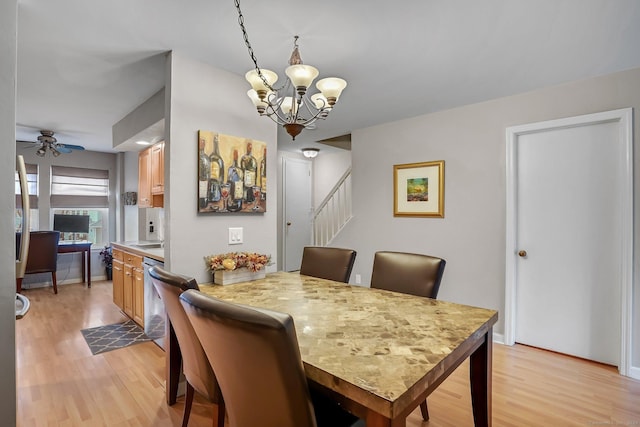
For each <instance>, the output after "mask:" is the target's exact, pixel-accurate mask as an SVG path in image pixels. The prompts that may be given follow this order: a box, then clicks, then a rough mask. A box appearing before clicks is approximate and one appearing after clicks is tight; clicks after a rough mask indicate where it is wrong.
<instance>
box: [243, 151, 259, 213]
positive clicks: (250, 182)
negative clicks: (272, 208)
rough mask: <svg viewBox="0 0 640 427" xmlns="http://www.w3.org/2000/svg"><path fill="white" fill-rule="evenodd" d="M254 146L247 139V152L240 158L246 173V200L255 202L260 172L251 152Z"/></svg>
mask: <svg viewBox="0 0 640 427" xmlns="http://www.w3.org/2000/svg"><path fill="white" fill-rule="evenodd" d="M252 148H253V144H252V143H251V141H247V152H246V154H245V155H244V156H242V159H240V167H241V168H242V173H243V174H244V200H245V201H246V202H253V198H254V197H253V187H254V186H255V185H256V176H257V172H258V163H257V162H256V158H255V157H253V154H252V153H251V150H252Z"/></svg>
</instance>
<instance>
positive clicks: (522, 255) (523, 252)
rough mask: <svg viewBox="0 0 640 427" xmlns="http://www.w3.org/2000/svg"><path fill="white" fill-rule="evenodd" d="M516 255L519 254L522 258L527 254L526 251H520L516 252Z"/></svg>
mask: <svg viewBox="0 0 640 427" xmlns="http://www.w3.org/2000/svg"><path fill="white" fill-rule="evenodd" d="M518 256H520V257H522V258H524V257H526V256H527V251H520V252H518Z"/></svg>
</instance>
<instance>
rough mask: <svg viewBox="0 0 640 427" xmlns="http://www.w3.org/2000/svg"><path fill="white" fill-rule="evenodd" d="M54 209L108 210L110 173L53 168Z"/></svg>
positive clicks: (52, 205)
mask: <svg viewBox="0 0 640 427" xmlns="http://www.w3.org/2000/svg"><path fill="white" fill-rule="evenodd" d="M51 207H52V208H108V207H109V171H108V170H102V169H86V168H74V167H68V166H51Z"/></svg>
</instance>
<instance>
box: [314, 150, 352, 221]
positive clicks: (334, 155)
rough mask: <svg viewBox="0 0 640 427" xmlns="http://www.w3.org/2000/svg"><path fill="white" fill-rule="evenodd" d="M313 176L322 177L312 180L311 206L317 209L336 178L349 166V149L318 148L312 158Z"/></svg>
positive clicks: (335, 181)
mask: <svg viewBox="0 0 640 427" xmlns="http://www.w3.org/2000/svg"><path fill="white" fill-rule="evenodd" d="M312 162H313V163H312V164H313V176H314V177H316V176H318V177H323V178H322V179H314V180H313V199H312V200H313V207H314V209H317V208H318V206H320V203H322V201H323V200H324V198H325V197H327V195H328V194H329V192H330V191H331V189H332V188H333V186H334V185H336V184H337V180H338V179H339V178H340V177H341V176H342V175H343V174H344V173H345V172H346V171H347V169H349V167H350V166H351V151H349V150H339V149H338V150H333V151H329V150H322V149H321V150H320V153H319V154H318V156H317V157H316V158H315V159H313V161H312Z"/></svg>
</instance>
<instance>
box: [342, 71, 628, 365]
mask: <svg viewBox="0 0 640 427" xmlns="http://www.w3.org/2000/svg"><path fill="white" fill-rule="evenodd" d="M623 107H634V108H635V109H636V118H635V119H634V125H635V128H634V136H635V140H636V141H638V140H639V139H638V137H639V135H640V124H639V122H638V118H637V117H638V111H639V109H640V69H634V70H629V71H626V72H621V73H616V74H612V75H607V76H603V77H599V78H593V79H588V80H584V81H578V82H573V83H569V84H565V85H561V86H557V87H551V88H546V89H542V90H537V91H534V92H530V93H525V94H521V95H517V96H511V97H506V98H501V99H496V100H492V101H489V102H484V103H480V104H474V105H468V106H465V107H461V108H456V109H452V110H448V111H443V112H439V113H434V114H428V115H423V116H420V117H416V118H411V119H406V120H402V121H398V122H394V123H388V124H384V125H380V126H375V127H371V128H367V129H362V130H358V131H354V132H353V133H352V149H353V153H352V159H353V164H352V174H353V175H352V179H353V209H354V219H353V220H352V221H351V222H350V223H349V224H348V225H347V227H346V229H345V230H344V232H343V233H342V234H341V235H339V236H338V238H337V239H336V240H335V241H334V245H335V246H343V247H352V248H354V249H355V250H357V252H358V255H357V258H356V262H355V266H354V269H353V275H352V278H353V277H354V276H355V274H361V275H362V279H363V283H365V284H367V283H369V282H370V277H371V267H372V263H373V255H374V253H375V252H376V251H378V250H399V251H407V252H419V253H426V254H432V255H437V256H441V257H443V258H445V259H446V260H447V268H446V270H445V274H444V278H443V282H442V287H441V288H440V293H439V298H441V299H444V300H449V301H454V302H459V303H463V304H470V305H476V306H481V307H486V308H491V309H496V310H500V311H502V310H503V307H504V286H505V285H504V270H505V265H504V264H505V263H504V259H505V254H504V251H505V174H506V172H505V162H506V160H505V157H506V154H505V129H506V128H507V127H508V126H513V125H519V124H525V123H532V122H538V121H542V120H550V119H556V118H561V117H570V116H577V115H581V114H587V113H595V112H599V111H606V110H613V109H618V108H623ZM638 159H640V150H636V152H635V165H636V173H635V192H636V200H635V203H636V205H635V218H636V224H638V221H637V219H638V217H639V215H640V209H638V206H639V203H640V197H638V195H639V193H640V185H639V182H640V173H639V171H640V165H639V161H638ZM430 160H444V161H445V218H443V219H437V218H395V217H394V216H393V186H392V184H393V165H394V164H402V163H413V162H420V161H430ZM635 237H636V238H635V244H636V248H638V231H636V235H635ZM635 259H636V260H638V257H637V256H636V257H635ZM638 264H639V263H638V261H636V265H635V281H634V282H635V297H634V298H635V301H634V313H635V316H634V328H635V329H634V330H635V331H640V315H639V313H638V311H639V309H638V307H640V288H639V284H640V281H639V280H638V277H639V276H640V269H639V268H638V267H639V265H638ZM503 331H504V323H503V319H502V318H501V319H500V320H499V321H498V324H497V325H496V327H495V332H497V333H503ZM634 336H636V337H637V336H638V333H637V332H635V333H634ZM633 349H634V351H633V354H634V357H633V366H640V339H636V340H635V342H634V344H633Z"/></svg>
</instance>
